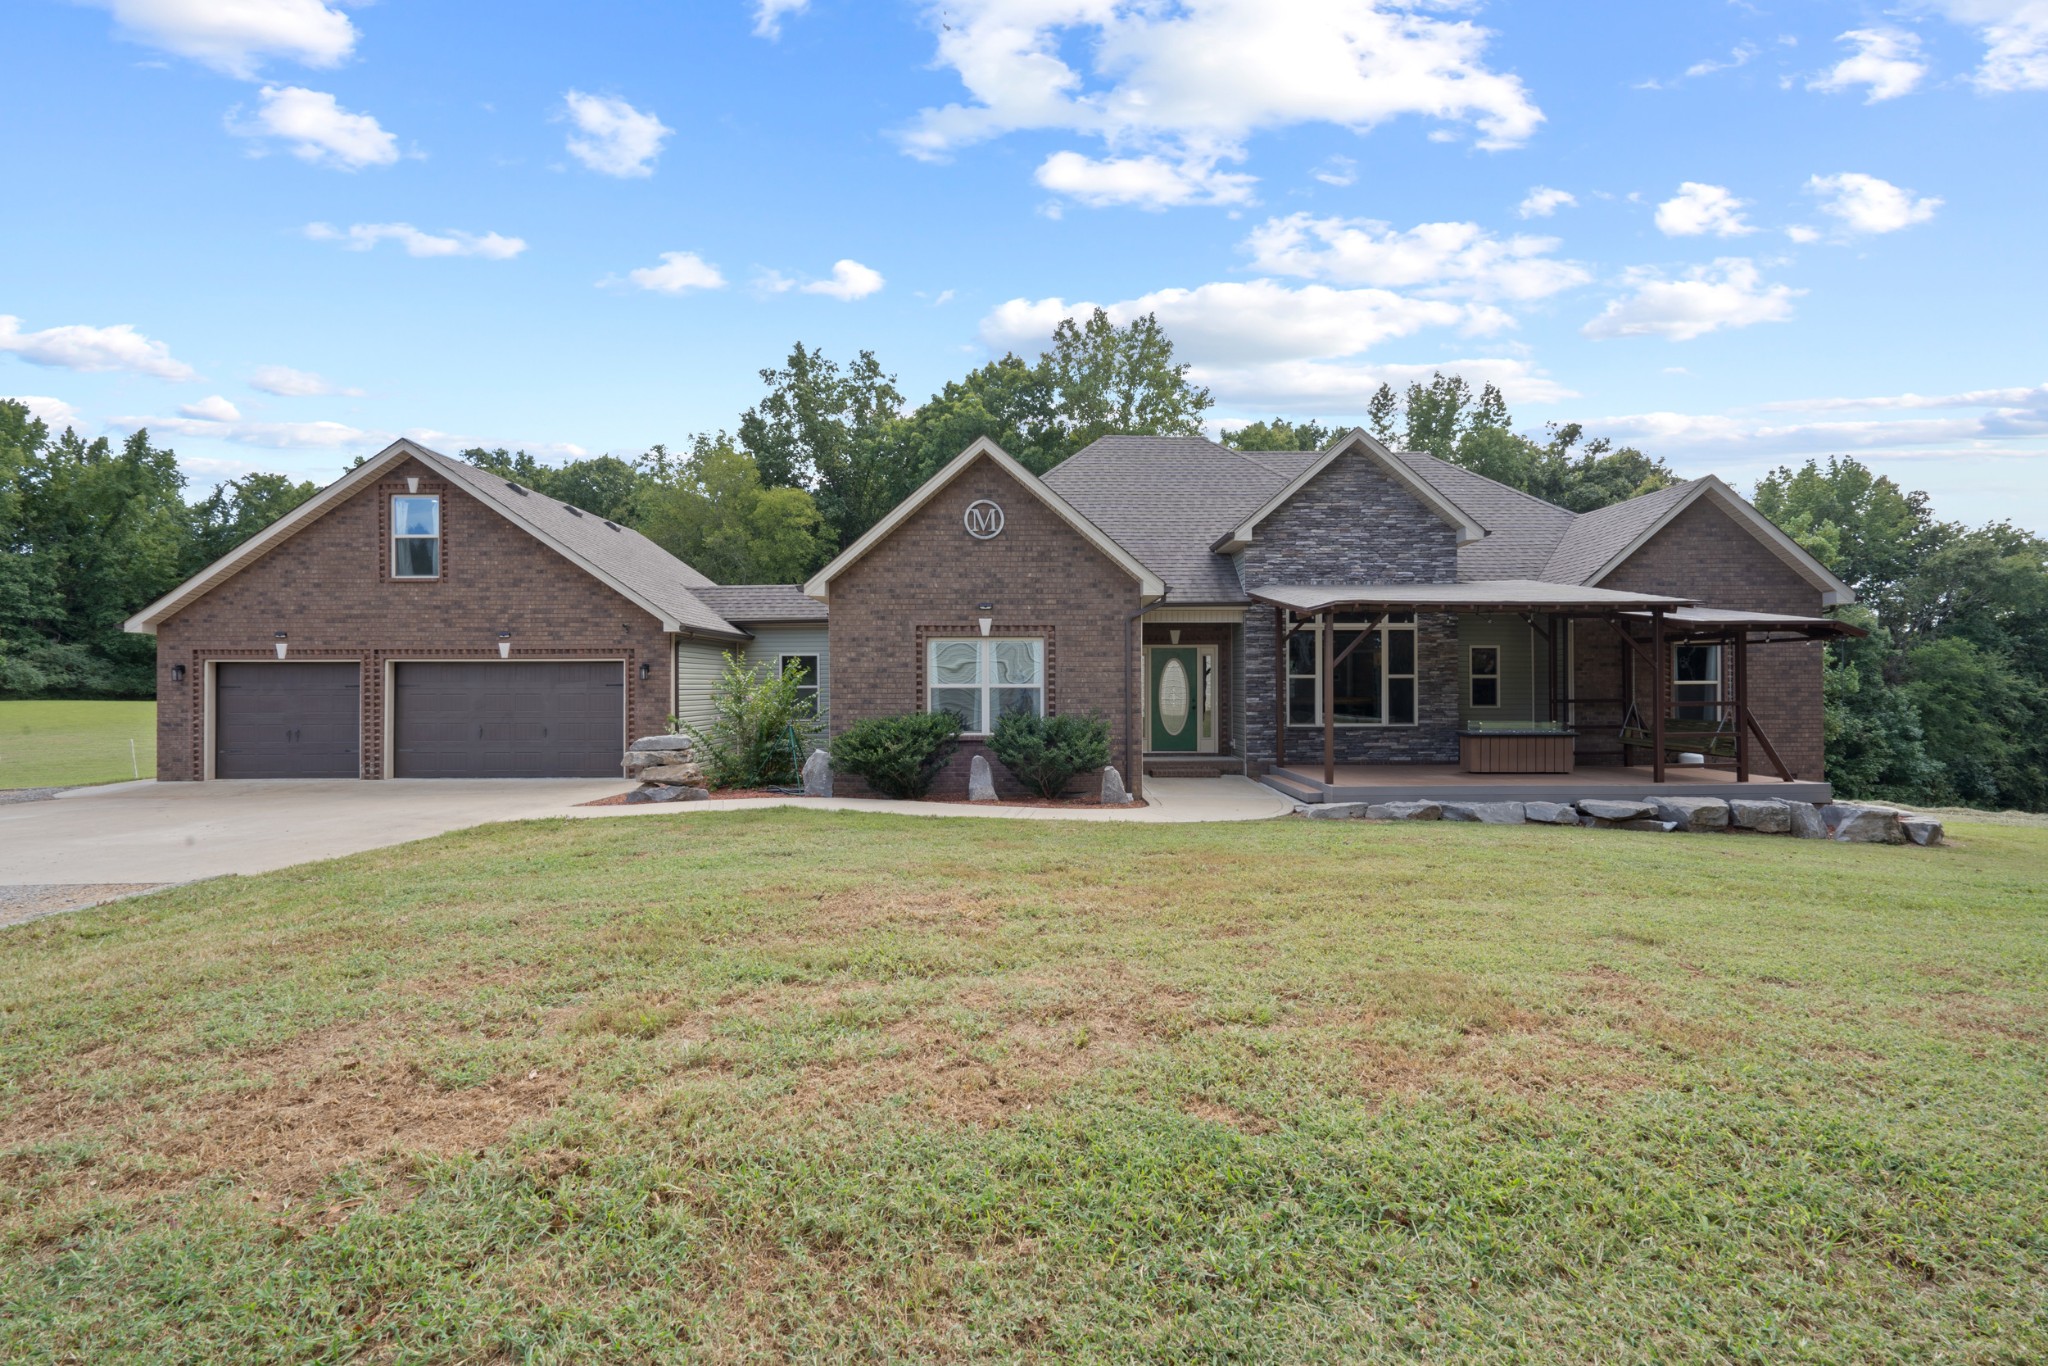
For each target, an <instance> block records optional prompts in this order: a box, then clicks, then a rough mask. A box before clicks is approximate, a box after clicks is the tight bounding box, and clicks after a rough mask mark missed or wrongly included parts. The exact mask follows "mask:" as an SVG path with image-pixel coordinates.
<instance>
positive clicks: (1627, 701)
mask: <svg viewBox="0 0 2048 1366" xmlns="http://www.w3.org/2000/svg"><path fill="white" fill-rule="evenodd" d="M1607 621H1608V624H1609V625H1611V626H1613V627H1614V634H1616V635H1617V636H1621V643H1622V645H1623V647H1624V648H1623V650H1622V652H1621V766H1622V767H1623V768H1627V767H1628V766H1629V765H1628V761H1629V758H1630V757H1631V756H1630V747H1629V743H1628V715H1629V709H1630V708H1631V707H1634V706H1635V705H1636V697H1637V691H1638V683H1639V680H1638V679H1637V678H1636V643H1635V641H1634V640H1633V639H1631V638H1630V637H1628V636H1626V635H1622V629H1621V623H1620V621H1619V620H1617V619H1616V618H1614V617H1609V618H1608V619H1607ZM1636 714H1637V715H1638V716H1641V714H1642V713H1641V712H1637V713H1636Z"/></svg>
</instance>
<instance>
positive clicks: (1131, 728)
mask: <svg viewBox="0 0 2048 1366" xmlns="http://www.w3.org/2000/svg"><path fill="white" fill-rule="evenodd" d="M1159 589H1160V591H1159V596H1158V597H1156V598H1154V599H1152V601H1150V602H1148V603H1146V604H1144V605H1143V606H1142V607H1140V608H1139V609H1138V610H1137V611H1135V612H1131V613H1129V614H1127V615H1126V616H1125V617H1124V786H1125V788H1126V789H1127V790H1136V791H1143V790H1144V786H1145V775H1144V774H1142V773H1140V772H1138V771H1137V768H1135V767H1133V766H1132V764H1131V742H1132V741H1133V740H1135V739H1136V738H1137V734H1138V725H1137V719H1136V718H1135V717H1134V716H1132V714H1131V670H1132V668H1133V667H1136V666H1137V665H1138V663H1139V661H1138V660H1136V659H1133V658H1131V623H1133V622H1135V621H1136V620H1137V619H1138V618H1139V617H1142V616H1144V615H1145V614H1146V613H1147V612H1149V611H1151V610H1152V609H1153V608H1155V607H1157V606H1158V605H1159V604H1160V603H1162V602H1165V601H1166V595H1167V594H1168V593H1171V592H1172V591H1173V589H1172V587H1171V586H1169V585H1168V584H1166V583H1165V582H1164V581H1162V582H1161V583H1160V585H1159ZM1134 778H1135V779H1136V780H1137V783H1138V786H1137V788H1136V789H1131V788H1130V784H1131V781H1132V779H1134Z"/></svg>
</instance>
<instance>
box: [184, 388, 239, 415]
mask: <svg viewBox="0 0 2048 1366" xmlns="http://www.w3.org/2000/svg"><path fill="white" fill-rule="evenodd" d="M178 411H179V412H180V413H183V414H184V415H185V416H186V417H197V418H203V419H205V420H206V421H208V422H240V421H241V420H242V410H241V409H240V408H237V407H236V406H235V405H234V404H232V403H230V402H228V401H227V399H226V398H224V397H223V396H221V395H220V394H214V395H212V396H211V397H209V398H202V399H200V400H199V401H198V402H197V403H181V404H179V405H178Z"/></svg>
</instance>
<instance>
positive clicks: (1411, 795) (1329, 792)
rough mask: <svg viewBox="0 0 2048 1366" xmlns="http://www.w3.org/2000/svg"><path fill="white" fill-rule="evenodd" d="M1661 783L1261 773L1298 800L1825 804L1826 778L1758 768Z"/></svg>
mask: <svg viewBox="0 0 2048 1366" xmlns="http://www.w3.org/2000/svg"><path fill="white" fill-rule="evenodd" d="M1664 775H1665V776H1664V781H1663V782H1661V783H1660V782H1657V781H1656V780H1655V779H1654V777H1653V776H1652V774H1651V772H1650V768H1649V766H1648V765H1646V764H1643V765H1636V766H1634V767H1629V768H1624V767H1621V766H1620V765H1580V766H1579V767H1577V768H1574V769H1573V770H1572V771H1571V772H1570V773H1466V772H1463V771H1462V770H1460V769H1459V767H1458V766H1457V765H1456V764H1339V765H1337V781H1336V782H1334V783H1329V784H1325V783H1324V782H1323V780H1322V773H1321V770H1320V769H1319V768H1318V769H1316V770H1315V771H1313V772H1311V771H1306V770H1305V769H1304V768H1303V767H1290V768H1282V769H1276V770H1274V771H1272V772H1270V773H1267V774H1266V775H1265V776H1264V777H1262V778H1261V779H1260V781H1261V782H1263V783H1265V784H1266V786H1268V787H1270V788H1273V789H1274V790H1276V791H1278V792H1282V793H1284V794H1286V795H1287V796H1289V797H1292V798H1293V799H1294V800H1296V801H1298V802H1310V803H1315V802H1418V801H1439V802H1452V801H1455V802H1521V801H1539V802H1571V801H1578V800H1580V799H1581V798H1585V797H1607V798H1619V799H1624V800H1626V799H1628V798H1634V797H1651V796H1655V797H1758V798H1766V799H1770V800H1775V801H1781V802H1825V801H1829V800H1832V799H1833V796H1834V789H1833V788H1832V787H1831V786H1829V785H1828V784H1827V783H1824V782H1789V783H1788V782H1784V781H1782V780H1780V779H1778V778H1767V777H1763V776H1761V775H1758V774H1752V775H1751V776H1750V778H1749V781H1747V782H1739V781H1737V780H1736V777H1735V774H1734V773H1733V772H1731V771H1730V770H1728V769H1723V768H1703V767H1697V766H1694V765H1689V764H1670V765H1667V766H1666V767H1665V770H1664Z"/></svg>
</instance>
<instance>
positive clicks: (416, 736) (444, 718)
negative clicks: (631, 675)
mask: <svg viewBox="0 0 2048 1366" xmlns="http://www.w3.org/2000/svg"><path fill="white" fill-rule="evenodd" d="M394 671H395V678H394V683H393V689H392V694H393V697H392V705H393V709H394V714H393V719H392V756H391V757H392V774H393V776H394V777H399V778H610V777H616V776H617V775H618V772H619V755H620V753H621V752H622V751H624V749H625V747H626V735H625V691H626V685H625V671H624V666H623V665H622V664H619V663H616V662H576V663H541V662H538V661H523V660H522V661H504V662H489V661H486V662H481V663H470V662H462V663H435V662H418V663H400V664H397V665H395V666H394Z"/></svg>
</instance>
